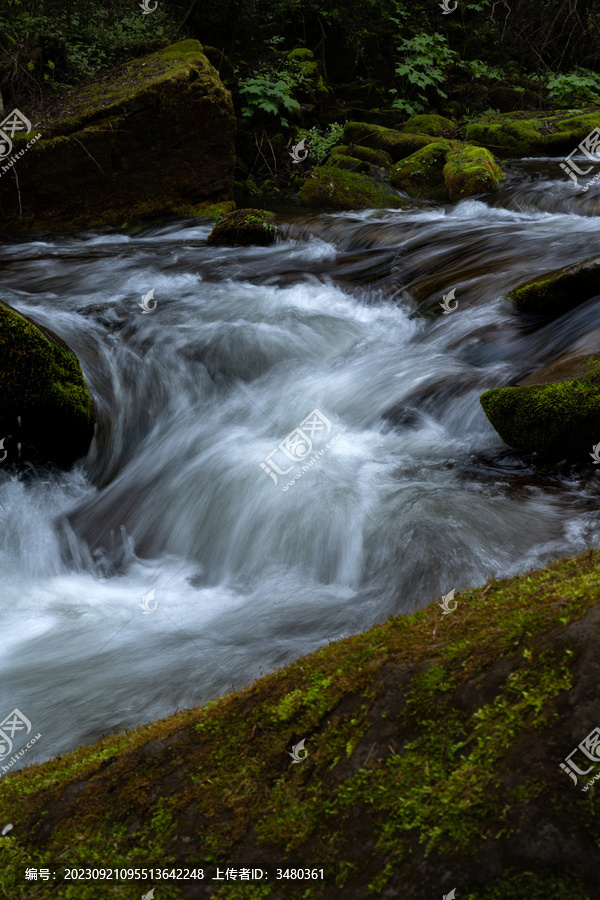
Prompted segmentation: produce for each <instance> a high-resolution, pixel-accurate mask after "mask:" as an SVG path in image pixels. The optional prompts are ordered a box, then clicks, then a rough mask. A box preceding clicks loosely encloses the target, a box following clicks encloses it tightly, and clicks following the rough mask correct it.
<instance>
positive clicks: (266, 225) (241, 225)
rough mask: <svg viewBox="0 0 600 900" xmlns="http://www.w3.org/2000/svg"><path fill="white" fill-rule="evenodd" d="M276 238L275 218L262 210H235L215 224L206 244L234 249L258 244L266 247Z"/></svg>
mask: <svg viewBox="0 0 600 900" xmlns="http://www.w3.org/2000/svg"><path fill="white" fill-rule="evenodd" d="M276 237H277V225H276V224H275V216H274V214H273V213H271V212H267V211H266V210H264V209H236V210H235V211H234V212H231V213H229V214H228V215H226V216H225V217H224V218H223V219H221V221H220V222H217V224H216V225H215V227H214V228H213V230H212V231H211V233H210V234H209V236H208V238H207V239H206V243H207V244H220V245H222V246H228V247H234V246H240V245H248V244H258V245H259V246H261V247H266V246H267V245H268V244H272V243H273V242H274V240H275V238H276Z"/></svg>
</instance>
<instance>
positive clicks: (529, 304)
mask: <svg viewBox="0 0 600 900" xmlns="http://www.w3.org/2000/svg"><path fill="white" fill-rule="evenodd" d="M598 293H600V256H592V257H590V258H589V259H585V260H582V261H581V262H577V263H574V264H573V265H571V266H563V267H562V268H560V269H554V270H553V271H552V272H546V273H544V274H543V275H538V276H537V277H536V278H532V279H531V280H530V281H527V282H525V283H524V284H521V285H518V287H516V288H513V289H512V290H511V291H509V292H508V294H507V297H508V299H509V300H511V301H512V303H513V304H514V305H515V307H516V308H517V309H518V310H519V311H520V312H526V313H534V314H536V315H544V316H557V315H562V314H563V313H565V312H568V310H570V309H573V308H574V307H575V306H578V305H579V304H581V303H584V302H585V301H586V300H588V299H589V298H590V297H593V296H595V295H596V294H598Z"/></svg>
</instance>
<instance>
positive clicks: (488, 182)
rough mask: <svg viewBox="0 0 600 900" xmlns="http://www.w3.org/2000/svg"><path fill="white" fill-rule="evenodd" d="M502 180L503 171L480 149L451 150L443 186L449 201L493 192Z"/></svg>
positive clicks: (490, 155)
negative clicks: (444, 185) (446, 190)
mask: <svg viewBox="0 0 600 900" xmlns="http://www.w3.org/2000/svg"><path fill="white" fill-rule="evenodd" d="M503 178H504V173H503V172H502V169H501V168H500V166H499V165H498V164H497V162H496V161H495V159H494V157H493V156H492V154H491V153H490V152H489V150H486V149H485V148H483V147H472V146H468V145H463V146H461V147H452V148H451V149H450V150H449V151H448V153H447V155H446V164H445V166H444V182H445V184H446V187H447V189H448V196H449V198H450V200H452V201H456V200H463V199H465V198H466V197H472V196H474V195H475V194H482V193H489V192H491V191H496V190H497V189H498V185H499V183H500V181H501V180H502V179H503Z"/></svg>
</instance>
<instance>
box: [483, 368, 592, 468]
mask: <svg viewBox="0 0 600 900" xmlns="http://www.w3.org/2000/svg"><path fill="white" fill-rule="evenodd" d="M480 400H481V405H482V407H483V410H484V412H485V414H486V416H487V417H488V419H489V420H490V422H491V423H492V425H493V426H494V428H495V429H496V431H497V432H498V434H499V435H500V437H501V438H502V440H503V441H506V443H507V444H509V445H510V446H511V447H515V448H517V449H519V450H530V451H531V450H535V451H537V452H538V453H542V454H548V455H551V456H553V457H559V458H564V457H566V458H569V459H583V460H587V459H588V458H589V457H588V454H589V453H590V452H591V450H592V447H593V446H594V445H595V444H597V443H598V440H599V433H600V360H597V359H594V358H590V360H589V364H588V366H587V371H586V373H585V375H583V376H582V377H581V378H580V379H575V380H570V381H562V382H551V383H550V384H542V385H519V386H516V387H504V388H493V389H492V390H489V391H486V392H485V393H484V394H482V395H481V398H480Z"/></svg>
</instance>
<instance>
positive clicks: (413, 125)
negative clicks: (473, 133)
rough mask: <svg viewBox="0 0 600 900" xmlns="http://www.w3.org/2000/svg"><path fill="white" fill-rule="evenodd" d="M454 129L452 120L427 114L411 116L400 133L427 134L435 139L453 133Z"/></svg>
mask: <svg viewBox="0 0 600 900" xmlns="http://www.w3.org/2000/svg"><path fill="white" fill-rule="evenodd" d="M455 127H456V126H455V123H454V122H453V121H452V119H446V118H445V117H444V116H436V115H434V114H428V115H419V116H411V117H410V119H409V120H408V122H406V124H405V125H403V126H402V131H403V132H405V133H408V134H429V135H434V136H436V137H437V136H439V135H441V134H448V133H449V132H451V131H454V129H455Z"/></svg>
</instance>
